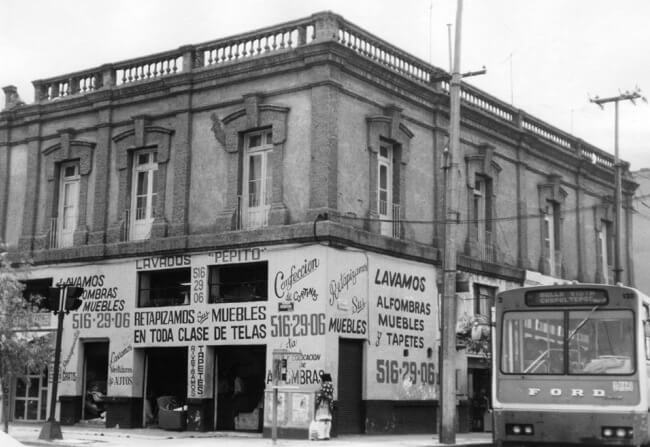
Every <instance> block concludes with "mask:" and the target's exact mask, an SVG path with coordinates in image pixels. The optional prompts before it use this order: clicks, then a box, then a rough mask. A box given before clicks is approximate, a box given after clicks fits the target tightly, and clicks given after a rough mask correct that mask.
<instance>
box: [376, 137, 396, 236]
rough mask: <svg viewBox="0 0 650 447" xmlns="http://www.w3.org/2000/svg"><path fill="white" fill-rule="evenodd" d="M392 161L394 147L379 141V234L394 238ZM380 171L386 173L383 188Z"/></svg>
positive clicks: (393, 177)
mask: <svg viewBox="0 0 650 447" xmlns="http://www.w3.org/2000/svg"><path fill="white" fill-rule="evenodd" d="M383 151H385V152H386V154H385V155H383V154H382V152H383ZM394 160H395V145H394V144H392V143H390V142H388V141H386V140H383V139H380V141H379V151H378V152H377V215H378V216H379V219H380V220H381V222H380V226H379V231H380V234H382V235H384V236H391V237H394V232H393V229H394V228H393V226H394V225H395V215H394V214H395V210H394V209H393V205H394V197H393V195H394V191H395V185H394V182H395V173H394V170H395V162H394ZM382 169H383V170H384V171H385V172H386V178H385V181H386V185H385V187H383V186H382ZM382 194H385V197H386V200H382ZM382 202H383V209H382ZM382 211H383V212H382Z"/></svg>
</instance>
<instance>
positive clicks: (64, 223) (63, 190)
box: [56, 160, 81, 247]
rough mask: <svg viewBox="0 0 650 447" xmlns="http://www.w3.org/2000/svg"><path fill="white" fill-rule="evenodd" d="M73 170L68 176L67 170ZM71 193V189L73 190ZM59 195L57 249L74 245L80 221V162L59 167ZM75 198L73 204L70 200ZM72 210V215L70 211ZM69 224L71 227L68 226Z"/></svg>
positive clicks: (75, 161) (72, 162)
mask: <svg viewBox="0 0 650 447" xmlns="http://www.w3.org/2000/svg"><path fill="white" fill-rule="evenodd" d="M69 168H72V169H73V173H72V175H66V170H67V169H69ZM68 187H70V188H68ZM73 188H74V191H72V193H70V189H73ZM58 191H59V195H58V204H57V219H56V223H57V228H58V231H57V237H56V246H57V247H72V246H73V245H74V232H75V230H76V229H77V221H78V219H79V201H80V192H81V174H80V170H79V161H78V160H74V161H65V162H61V164H60V165H59V190H58ZM71 197H72V198H73V200H72V204H69V202H68V199H69V198H71ZM70 210H72V212H71V213H69V211H70ZM68 224H69V225H68Z"/></svg>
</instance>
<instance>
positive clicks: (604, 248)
mask: <svg viewBox="0 0 650 447" xmlns="http://www.w3.org/2000/svg"><path fill="white" fill-rule="evenodd" d="M612 236H613V232H612V223H611V222H610V221H607V220H602V221H601V226H600V231H599V232H598V245H599V247H598V248H599V255H600V258H599V262H600V269H601V271H602V274H603V275H602V278H603V282H604V283H605V284H607V283H608V280H609V271H610V266H611V265H612V263H613V262H612V254H613V253H614V248H613V242H614V241H613V239H614V238H613V237H612Z"/></svg>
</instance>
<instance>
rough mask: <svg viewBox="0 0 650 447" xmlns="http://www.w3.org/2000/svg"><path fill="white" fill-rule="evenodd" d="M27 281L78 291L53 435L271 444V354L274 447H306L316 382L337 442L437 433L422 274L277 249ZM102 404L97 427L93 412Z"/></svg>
mask: <svg viewBox="0 0 650 447" xmlns="http://www.w3.org/2000/svg"><path fill="white" fill-rule="evenodd" d="M33 275H37V276H38V277H39V278H51V279H52V283H53V284H55V285H56V284H64V283H68V284H74V285H77V286H81V287H84V289H85V292H84V295H83V304H82V307H81V308H80V309H79V310H78V311H75V312H72V313H71V314H70V315H68V316H66V319H65V329H64V333H63V343H62V357H61V358H62V360H61V371H60V376H61V384H60V387H59V390H60V391H59V393H60V402H61V408H60V414H61V421H62V423H64V424H66V423H67V424H70V423H75V422H77V421H79V420H80V419H82V418H84V419H91V418H93V417H95V418H100V420H101V421H105V424H106V426H108V427H112V426H115V425H118V424H119V426H120V427H122V428H127V427H146V426H156V425H158V426H161V427H164V426H165V424H180V426H179V427H173V428H177V429H178V428H180V429H183V428H187V429H190V430H215V429H216V430H245V431H265V432H266V430H268V429H270V426H271V423H272V419H271V411H270V394H269V391H270V390H271V385H272V383H273V355H274V354H273V353H274V352H278V351H283V352H288V353H291V355H290V358H289V361H288V362H287V363H286V371H285V375H284V380H283V381H282V383H281V385H283V386H285V387H284V388H281V390H280V392H279V396H280V405H279V406H278V413H277V415H278V419H277V420H278V426H279V429H280V436H294V435H295V436H301V437H302V436H306V433H307V429H308V426H309V422H310V421H311V419H312V417H313V406H314V393H315V392H316V390H318V389H319V385H320V375H321V374H322V373H329V374H330V375H331V376H332V378H333V384H334V399H335V401H336V412H335V418H336V419H337V422H338V423H337V422H335V427H336V428H337V430H338V432H339V433H363V432H384V431H390V430H391V429H394V428H395V423H394V422H393V426H392V427H391V425H390V421H395V420H399V419H400V418H401V419H402V420H404V421H405V423H404V424H402V426H403V427H407V426H408V425H409V424H412V422H411V421H409V420H408V419H409V414H413V411H415V413H418V414H420V413H421V416H420V417H419V420H422V421H423V424H424V426H423V427H421V431H424V432H432V431H433V430H435V428H434V423H433V421H434V420H435V406H436V401H437V399H438V391H437V383H438V361H437V356H438V318H439V316H438V310H437V302H438V300H437V289H436V284H435V277H436V275H435V271H434V268H433V266H431V265H430V264H425V263H417V262H412V261H406V260H403V259H397V258H392V257H388V256H384V255H378V254H374V253H368V252H363V251H357V250H351V249H334V248H330V247H326V246H321V245H282V246H274V247H251V248H240V249H232V250H218V251H214V252H208V253H196V254H183V255H174V256H162V257H156V256H154V257H142V258H133V259H127V260H124V259H121V260H115V261H110V262H102V263H93V264H78V265H69V266H57V267H44V268H38V269H35V271H34V272H33ZM97 392H99V393H100V394H99V397H100V401H101V408H100V411H102V412H105V413H97V412H96V410H95V409H94V408H93V406H92V405H91V404H93V399H94V398H95V397H97V396H98V394H97ZM93 393H94V394H93ZM95 403H96V402H95ZM409 404H410V406H409ZM414 408H415V410H414ZM400 415H401V416H400ZM429 415H431V416H432V417H429ZM417 419H418V418H416V420H417ZM398 428H399V427H398ZM416 428H417V427H416Z"/></svg>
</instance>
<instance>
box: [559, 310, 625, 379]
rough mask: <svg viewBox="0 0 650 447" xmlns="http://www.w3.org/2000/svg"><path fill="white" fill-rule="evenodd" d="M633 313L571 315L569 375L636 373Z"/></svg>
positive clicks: (571, 313) (593, 312) (574, 312)
mask: <svg viewBox="0 0 650 447" xmlns="http://www.w3.org/2000/svg"><path fill="white" fill-rule="evenodd" d="M633 315H634V314H633V313H632V311H630V310H603V311H589V310H585V311H572V312H569V374H631V373H633V372H634V364H635V361H634V360H635V355H634V346H635V344H634V317H633Z"/></svg>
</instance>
